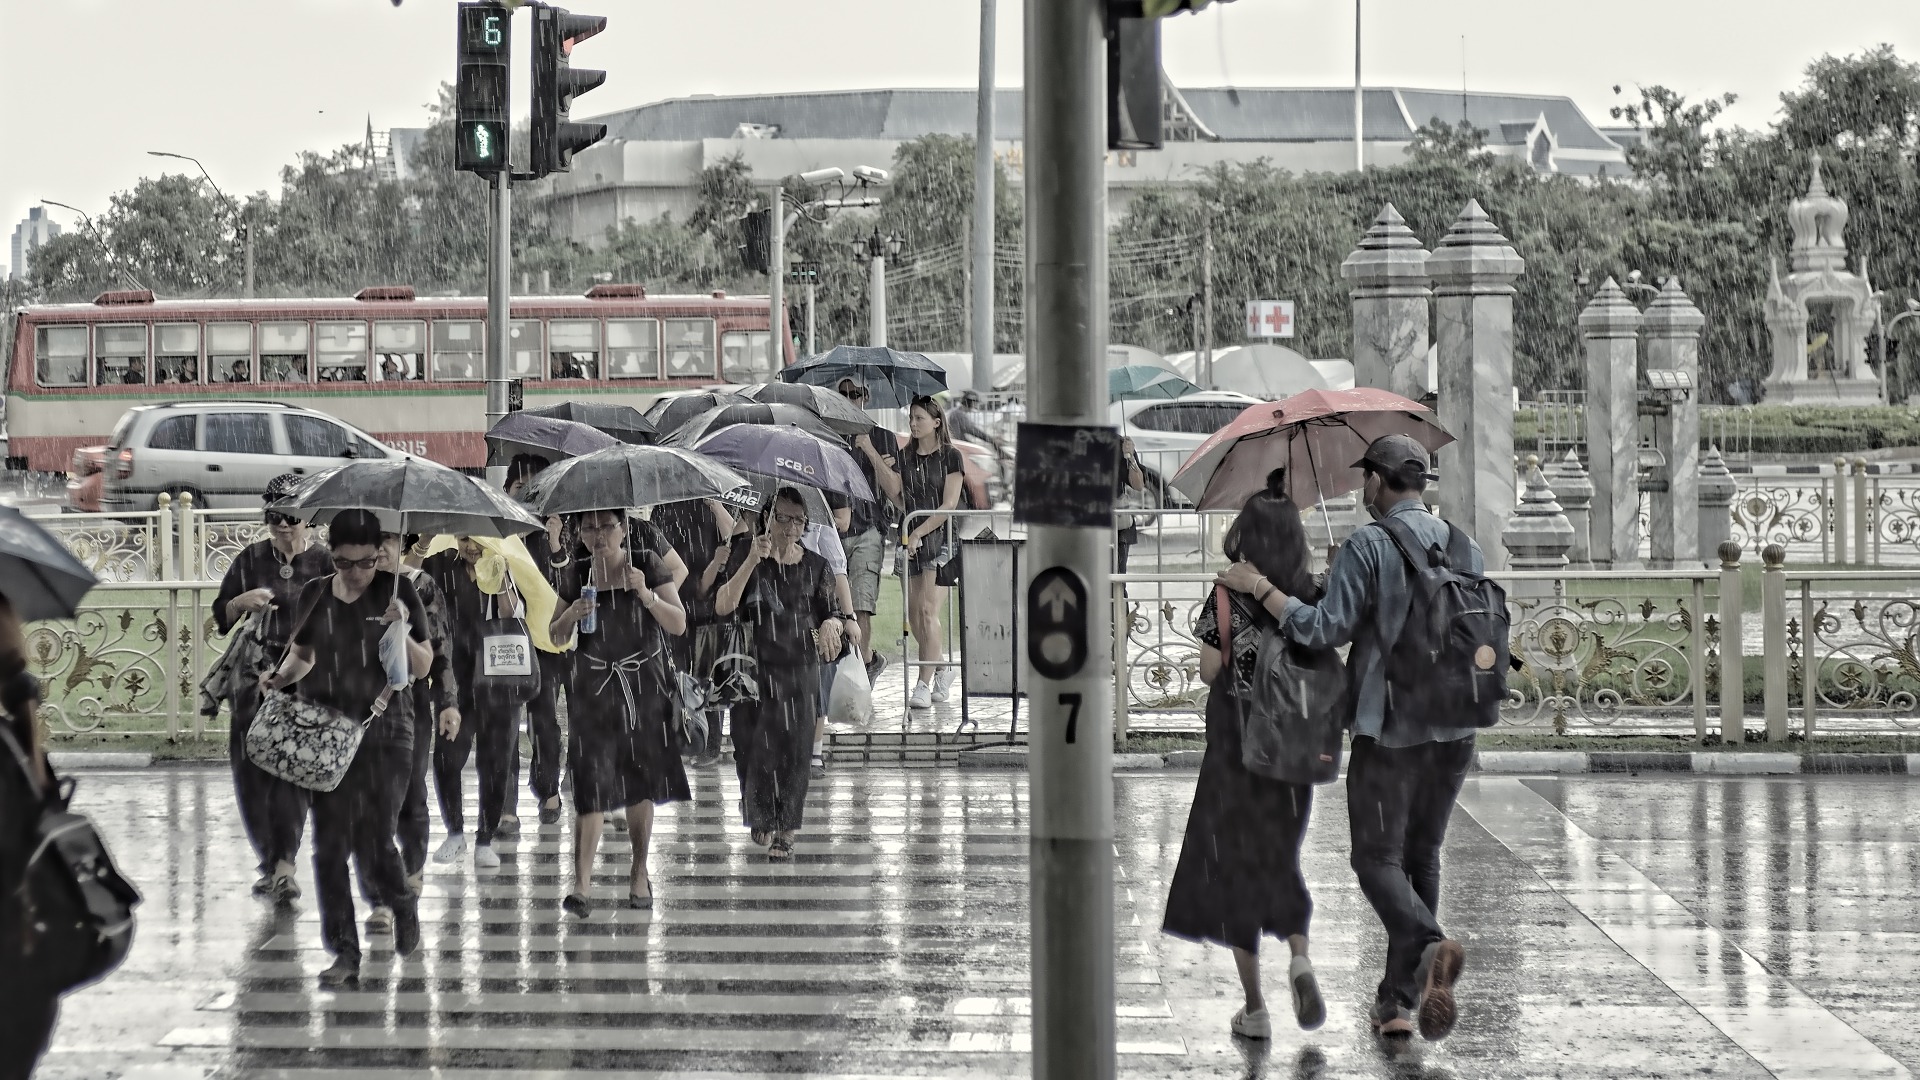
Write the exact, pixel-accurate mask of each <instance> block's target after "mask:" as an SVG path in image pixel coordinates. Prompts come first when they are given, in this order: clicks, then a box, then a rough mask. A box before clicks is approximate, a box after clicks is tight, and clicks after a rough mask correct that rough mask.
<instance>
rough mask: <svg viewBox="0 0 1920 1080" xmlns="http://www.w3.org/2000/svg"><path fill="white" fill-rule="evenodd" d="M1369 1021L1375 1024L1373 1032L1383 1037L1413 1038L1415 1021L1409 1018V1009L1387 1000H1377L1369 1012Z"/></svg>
mask: <svg viewBox="0 0 1920 1080" xmlns="http://www.w3.org/2000/svg"><path fill="white" fill-rule="evenodd" d="M1367 1022H1368V1023H1370V1024H1372V1025H1373V1033H1374V1034H1375V1035H1378V1036H1379V1037H1381V1038H1383V1039H1411V1038H1413V1021H1412V1020H1409V1019H1407V1010H1405V1009H1403V1008H1401V1007H1400V1006H1398V1005H1393V1004H1390V1003H1388V1002H1385V1001H1376V1002H1374V1003H1373V1008H1372V1009H1371V1010H1369V1011H1368V1013H1367Z"/></svg>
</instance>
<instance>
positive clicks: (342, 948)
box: [313, 694, 416, 964]
mask: <svg viewBox="0 0 1920 1080" xmlns="http://www.w3.org/2000/svg"><path fill="white" fill-rule="evenodd" d="M412 769H413V699H412V695H410V694H398V695H395V696H394V698H393V701H392V702H391V703H389V704H388V706H387V711H386V712H385V713H384V714H383V715H381V716H380V717H379V718H378V719H376V720H375V721H374V722H373V724H372V726H371V727H369V728H368V729H367V734H366V737H365V738H364V739H362V740H361V741H360V749H359V751H358V752H357V753H355V754H354V756H353V764H352V765H349V766H348V767H347V775H346V776H345V777H344V778H342V779H341V781H340V786H339V787H337V788H335V789H333V790H332V791H316V792H314V793H313V879H314V886H315V892H316V893H317V896H318V904H319V908H320V940H321V943H322V944H324V945H325V946H326V948H327V951H328V952H330V953H332V954H334V955H335V956H338V957H340V958H342V959H344V960H348V961H351V962H352V963H354V964H358V963H359V962H360V934H359V930H358V928H357V927H356V925H355V923H354V914H353V881H352V876H351V875H350V873H349V872H348V866H347V860H348V858H349V857H351V858H352V859H353V860H354V861H355V862H356V863H358V864H359V866H360V873H361V876H362V877H363V879H364V880H365V881H366V884H367V886H368V887H369V888H370V889H371V890H372V892H373V898H374V901H375V902H377V903H380V904H384V905H386V906H387V907H389V908H392V909H393V910H394V911H395V912H396V913H400V912H406V913H411V912H413V911H415V910H416V901H415V900H414V896H413V893H412V891H411V890H409V889H408V888H407V872H406V870H405V869H404V868H403V867H402V866H401V863H400V851H399V849H398V848H396V847H394V843H393V834H394V828H395V826H396V825H397V824H398V822H399V815H400V802H401V799H402V798H403V797H404V796H405V794H406V790H407V779H408V776H409V774H410V773H411V772H412Z"/></svg>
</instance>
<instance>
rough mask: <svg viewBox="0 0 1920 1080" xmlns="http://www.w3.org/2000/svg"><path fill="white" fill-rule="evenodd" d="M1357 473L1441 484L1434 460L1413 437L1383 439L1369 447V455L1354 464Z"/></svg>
mask: <svg viewBox="0 0 1920 1080" xmlns="http://www.w3.org/2000/svg"><path fill="white" fill-rule="evenodd" d="M1353 467H1354V468H1356V469H1365V470H1366V471H1368V472H1376V473H1380V474H1381V475H1383V476H1393V477H1397V478H1399V479H1401V480H1406V481H1413V480H1437V479H1439V478H1438V477H1436V476H1434V475H1433V458H1432V457H1431V456H1429V455H1428V454H1427V448H1426V447H1424V446H1421V445H1420V442H1419V440H1417V439H1415V438H1414V437H1413V436H1411V435H1382V436H1381V437H1380V438H1378V439H1375V440H1373V442H1372V444H1371V445H1369V446H1368V447H1367V455H1366V456H1365V457H1363V458H1361V459H1360V460H1359V461H1356V462H1354V463H1353Z"/></svg>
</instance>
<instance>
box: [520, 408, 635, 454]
mask: <svg viewBox="0 0 1920 1080" xmlns="http://www.w3.org/2000/svg"><path fill="white" fill-rule="evenodd" d="M619 445H621V442H620V440H619V439H616V438H614V437H613V436H611V435H608V434H607V433H606V432H604V431H595V430H594V429H593V428H590V427H588V426H587V425H585V424H581V423H576V422H574V421H572V420H555V419H553V418H552V417H547V416H534V415H532V414H531V413H524V412H517V413H508V414H507V415H506V416H504V417H502V418H501V420H500V422H499V423H497V424H495V425H493V429H492V430H490V431H488V432H487V450H488V451H489V456H490V458H491V459H492V460H495V461H506V460H509V459H511V458H513V457H515V456H517V455H520V454H532V455H534V456H536V457H543V458H546V459H547V460H548V461H552V460H554V459H555V458H570V457H579V456H580V455H581V454H591V453H593V452H594V451H595V450H605V449H606V448H607V447H609V446H619Z"/></svg>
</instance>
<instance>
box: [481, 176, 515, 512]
mask: <svg viewBox="0 0 1920 1080" xmlns="http://www.w3.org/2000/svg"><path fill="white" fill-rule="evenodd" d="M491 179H492V181H493V183H492V190H493V205H492V209H493V235H492V236H490V237H489V238H488V239H490V240H491V241H492V256H493V257H492V258H490V259H488V260H487V427H488V429H489V430H491V429H492V427H493V425H495V424H497V423H499V422H500V421H501V420H502V419H504V418H505V417H506V415H507V349H508V347H509V345H508V340H509V338H508V335H509V333H510V332H511V327H510V323H509V321H508V314H507V302H508V292H509V290H510V287H511V284H512V281H513V277H512V274H513V232H512V230H513V182H512V179H511V177H510V175H509V174H508V173H507V172H506V171H505V170H502V171H500V172H497V173H495V174H493V176H492V178H491ZM487 480H488V482H489V483H492V484H494V485H495V486H497V487H505V486H506V484H507V467H506V466H505V465H494V466H490V467H488V469H487Z"/></svg>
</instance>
